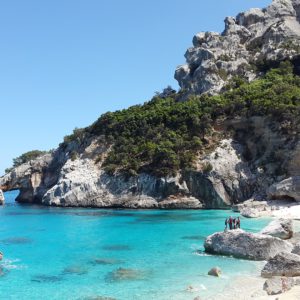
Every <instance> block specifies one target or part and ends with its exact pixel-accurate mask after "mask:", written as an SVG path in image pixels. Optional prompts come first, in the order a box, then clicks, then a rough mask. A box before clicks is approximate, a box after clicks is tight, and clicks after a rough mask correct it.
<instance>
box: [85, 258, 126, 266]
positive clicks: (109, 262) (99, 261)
mask: <svg viewBox="0 0 300 300" xmlns="http://www.w3.org/2000/svg"><path fill="white" fill-rule="evenodd" d="M90 263H91V264H92V265H117V264H120V263H122V261H121V260H119V259H114V258H95V259H93V260H92V261H91V262H90Z"/></svg>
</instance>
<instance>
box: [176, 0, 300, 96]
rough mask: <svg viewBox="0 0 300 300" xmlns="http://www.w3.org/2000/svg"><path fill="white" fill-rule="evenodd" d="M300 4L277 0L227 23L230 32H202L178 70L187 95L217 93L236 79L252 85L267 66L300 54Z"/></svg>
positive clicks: (231, 18)
mask: <svg viewBox="0 0 300 300" xmlns="http://www.w3.org/2000/svg"><path fill="white" fill-rule="evenodd" d="M299 6H300V5H299V0H273V2H272V4H271V5H270V6H269V7H267V8H266V9H251V10H249V11H247V12H243V13H240V14H238V15H237V16H236V18H233V17H228V18H226V19H225V30H224V31H223V32H222V33H218V32H200V33H198V34H196V35H195V36H194V38H193V47H191V48H189V49H188V50H187V51H186V53H185V58H186V64H184V65H181V66H179V67H178V68H177V69H176V72H175V79H176V80H177V81H178V83H179V86H180V87H181V91H182V94H183V96H182V97H181V98H182V99H186V97H187V96H188V95H190V94H201V93H210V94H215V93H218V92H220V91H221V90H222V88H223V87H224V86H225V85H226V84H227V83H228V82H229V80H230V79H231V78H232V77H234V76H239V77H242V78H245V79H246V80H248V81H251V80H253V79H255V78H256V77H257V76H258V75H259V72H260V71H261V70H260V68H259V67H261V64H262V62H264V61H280V60H283V59H285V58H289V59H292V58H293V57H295V58H296V57H297V56H298V55H299V52H300V51H299V45H300V24H299V19H300V13H299Z"/></svg>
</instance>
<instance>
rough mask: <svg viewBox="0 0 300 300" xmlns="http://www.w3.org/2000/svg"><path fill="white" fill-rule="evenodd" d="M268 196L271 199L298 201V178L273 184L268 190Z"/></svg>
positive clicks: (299, 188) (299, 187) (299, 194)
mask: <svg viewBox="0 0 300 300" xmlns="http://www.w3.org/2000/svg"><path fill="white" fill-rule="evenodd" d="M268 196H269V198H271V199H280V198H292V199H294V200H296V201H300V176H294V177H290V178H288V179H285V180H283V181H281V182H279V183H275V184H273V185H272V186H271V187H270V188H269V190H268Z"/></svg>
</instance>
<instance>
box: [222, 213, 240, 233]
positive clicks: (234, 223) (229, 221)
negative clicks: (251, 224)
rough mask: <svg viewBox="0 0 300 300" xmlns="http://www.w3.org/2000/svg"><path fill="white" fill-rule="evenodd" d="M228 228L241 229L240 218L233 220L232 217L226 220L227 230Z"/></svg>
mask: <svg viewBox="0 0 300 300" xmlns="http://www.w3.org/2000/svg"><path fill="white" fill-rule="evenodd" d="M228 226H229V230H231V229H237V228H241V220H240V217H237V218H232V217H231V216H230V217H229V218H226V220H225V230H227V229H228Z"/></svg>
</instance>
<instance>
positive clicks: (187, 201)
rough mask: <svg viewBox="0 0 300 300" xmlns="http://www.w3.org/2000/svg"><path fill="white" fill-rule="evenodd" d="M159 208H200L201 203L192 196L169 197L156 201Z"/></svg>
mask: <svg viewBox="0 0 300 300" xmlns="http://www.w3.org/2000/svg"><path fill="white" fill-rule="evenodd" d="M158 207H159V208H164V209H178V208H185V209H199V208H202V207H203V205H202V203H201V202H200V201H199V200H198V199H196V198H194V197H180V198H178V199H176V198H173V197H169V198H167V199H165V200H163V201H160V202H159V203H158Z"/></svg>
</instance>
